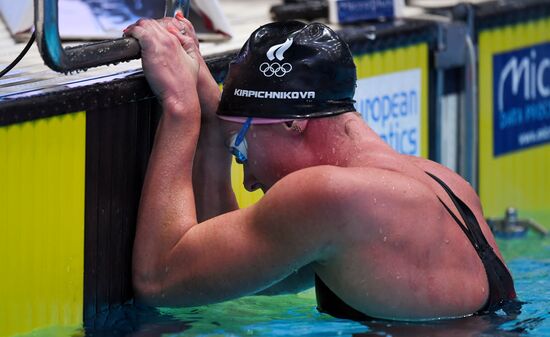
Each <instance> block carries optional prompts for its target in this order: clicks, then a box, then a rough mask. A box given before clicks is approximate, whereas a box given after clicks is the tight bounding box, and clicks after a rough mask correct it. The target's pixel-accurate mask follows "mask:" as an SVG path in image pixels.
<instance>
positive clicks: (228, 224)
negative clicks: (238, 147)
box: [126, 19, 500, 320]
mask: <svg viewBox="0 0 550 337" xmlns="http://www.w3.org/2000/svg"><path fill="white" fill-rule="evenodd" d="M170 27H172V28H170ZM182 27H183V28H185V30H186V34H181V33H180V30H181V29H179V28H182ZM126 34H127V35H130V36H134V37H136V38H138V39H139V41H140V43H141V45H142V57H143V68H144V72H145V75H146V77H147V79H148V81H149V84H150V86H151V87H152V89H153V91H154V92H155V93H156V94H157V96H158V97H159V100H160V101H161V104H162V107H163V116H162V118H161V121H160V124H159V127H158V130H157V134H156V139H155V144H154V147H153V151H152V153H151V158H150V162H149V167H148V169H147V175H146V179H145V183H144V186H143V191H142V198H141V203H140V211H139V216H138V224H137V231H136V239H135V245H134V257H133V275H134V279H133V280H134V286H135V289H136V294H137V296H138V298H139V299H141V300H142V301H144V302H145V303H149V304H152V305H172V306H193V305H201V304H206V303H212V302H217V301H223V300H227V299H232V298H236V297H239V296H243V295H249V294H254V293H258V292H264V293H276V292H285V291H296V290H299V289H303V288H304V287H307V286H310V285H311V284H312V281H313V275H314V273H317V274H318V275H319V276H320V277H321V278H322V279H323V280H324V282H325V283H326V284H327V286H329V287H330V288H331V289H332V290H333V291H334V292H335V293H336V294H337V295H338V296H339V297H340V298H341V299H342V300H344V301H345V302H346V303H348V304H349V305H350V306H352V307H353V308H355V309H357V310H359V311H361V312H363V313H365V314H368V315H370V316H373V317H379V318H389V319H407V320H408V319H410V320H415V319H426V318H434V317H461V316H465V315H469V314H471V313H473V312H475V311H477V310H478V309H480V308H481V307H482V306H483V305H484V303H485V302H486V300H487V296H488V285H487V277H486V274H485V271H484V268H483V265H482V263H481V261H480V259H479V257H478V256H477V254H476V252H475V250H474V248H473V247H472V245H471V243H470V242H469V241H468V239H467V238H466V237H465V235H464V233H463V232H462V231H461V230H460V228H459V227H458V226H457V224H456V223H455V222H454V220H453V219H452V217H451V216H450V215H449V214H448V213H447V211H446V210H445V208H444V207H443V206H442V205H441V203H440V202H439V199H441V200H442V201H443V202H444V203H445V204H446V205H448V206H449V207H450V209H451V210H452V211H453V212H454V213H455V214H458V212H457V210H456V208H455V207H454V206H453V204H452V202H451V201H450V200H449V197H448V195H447V194H446V193H445V192H444V190H443V189H442V188H441V187H440V186H439V185H438V184H437V183H436V182H435V181H433V180H432V179H431V178H430V177H429V176H428V175H427V174H426V173H425V172H430V173H432V174H434V175H436V176H438V177H439V178H441V179H442V180H443V181H445V182H446V183H447V184H448V185H449V186H450V187H451V189H452V190H453V191H454V192H455V193H456V194H457V195H458V196H459V197H460V198H461V199H462V200H463V201H464V202H465V203H466V204H467V205H468V206H469V207H470V208H471V209H472V210H473V212H474V214H475V216H476V218H477V220H478V221H479V223H480V224H481V228H482V230H483V232H484V233H485V235H486V237H487V239H488V241H489V243H490V244H491V245H492V246H493V248H494V249H495V251H497V253H498V248H497V247H496V245H495V242H494V239H493V237H492V235H491V233H490V230H489V229H488V226H487V224H486V223H485V221H484V219H483V214H482V210H481V205H480V202H479V198H478V197H477V195H476V193H475V191H474V190H473V189H472V188H471V187H470V185H469V184H468V183H467V182H465V181H464V180H463V179H462V178H461V177H460V176H458V175H457V174H455V173H454V172H452V171H451V170H449V169H447V168H445V167H443V166H441V165H439V164H437V163H434V162H431V161H428V160H425V159H421V158H415V157H409V156H403V155H400V154H398V153H396V152H395V151H394V150H392V149H391V148H390V147H389V146H388V145H387V144H386V143H384V142H383V141H382V140H381V139H380V138H379V137H378V136H377V135H376V134H375V133H374V131H372V130H371V129H370V128H369V127H368V126H367V125H366V124H365V123H364V122H363V121H362V120H361V118H360V117H359V116H358V115H357V114H355V113H346V114H342V115H338V116H334V117H327V118H319V119H312V120H308V121H301V122H299V123H301V124H300V127H299V128H293V127H289V125H287V124H285V123H280V124H273V125H252V126H251V127H250V130H249V131H248V133H247V135H246V140H247V143H248V163H247V164H246V165H244V172H245V181H244V185H245V187H246V188H247V189H249V190H253V189H256V188H261V189H262V190H264V191H265V192H266V194H265V196H264V197H263V198H262V199H261V200H260V201H259V202H258V203H257V204H255V205H253V206H251V207H248V208H245V209H238V207H237V203H236V200H235V196H234V194H233V192H232V190H231V177H230V165H231V156H230V154H229V152H228V151H227V147H226V145H225V141H226V139H227V138H228V137H230V136H231V135H232V134H234V133H235V132H238V130H239V129H240V127H241V125H240V124H239V123H231V122H226V121H221V120H219V119H218V118H217V117H216V115H215V111H216V108H217V104H218V102H219V89H218V87H217V85H216V83H215V82H214V80H213V79H212V77H211V76H210V73H209V72H208V69H207V68H206V66H205V64H204V61H203V59H202V57H201V56H200V52H199V51H198V44H197V42H196V39H195V38H194V35H193V32H192V27H191V26H190V23H189V22H187V21H185V20H174V19H172V20H171V19H164V20H162V21H160V22H155V21H151V20H142V21H140V22H138V23H137V24H136V25H134V26H132V27H130V28H129V29H128V30H127V31H126ZM296 123H298V122H296ZM438 198H439V199H438ZM498 254H499V253H498ZM499 256H500V255H499Z"/></svg>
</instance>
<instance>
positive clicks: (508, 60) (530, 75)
mask: <svg viewBox="0 0 550 337" xmlns="http://www.w3.org/2000/svg"><path fill="white" fill-rule="evenodd" d="M493 89H494V90H493V107H494V111H493V113H494V133H493V137H494V140H493V141H494V152H493V154H494V156H495V157H496V156H500V155H504V154H507V153H509V152H512V151H517V150H521V149H525V148H529V147H532V146H537V145H541V144H545V143H548V142H550V43H548V42H547V43H542V44H538V45H533V46H529V47H527V48H521V49H515V50H513V51H509V52H505V53H499V54H495V55H494V56H493Z"/></svg>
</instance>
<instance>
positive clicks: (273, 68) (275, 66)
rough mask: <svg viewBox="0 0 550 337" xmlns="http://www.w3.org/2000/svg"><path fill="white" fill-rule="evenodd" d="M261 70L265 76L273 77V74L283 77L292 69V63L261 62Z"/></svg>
mask: <svg viewBox="0 0 550 337" xmlns="http://www.w3.org/2000/svg"><path fill="white" fill-rule="evenodd" d="M260 71H261V72H262V73H263V74H264V76H265V77H271V76H273V75H275V76H277V77H283V76H285V75H286V74H288V73H289V72H291V71H292V65H291V64H290V63H283V64H280V63H279V62H273V63H271V64H269V63H267V62H264V63H262V64H260Z"/></svg>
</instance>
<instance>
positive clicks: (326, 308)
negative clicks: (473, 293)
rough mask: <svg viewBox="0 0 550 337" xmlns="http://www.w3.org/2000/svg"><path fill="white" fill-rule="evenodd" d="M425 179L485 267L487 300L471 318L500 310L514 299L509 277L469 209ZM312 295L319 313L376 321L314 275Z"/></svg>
mask: <svg viewBox="0 0 550 337" xmlns="http://www.w3.org/2000/svg"><path fill="white" fill-rule="evenodd" d="M428 175H429V176H430V177H432V178H433V179H434V180H435V181H436V182H437V183H439V185H441V187H443V189H444V190H445V191H446V192H447V194H448V195H449V197H450V198H451V200H452V201H453V204H454V205H455V206H456V208H457V209H458V212H459V213H460V216H461V217H462V219H463V220H464V225H463V224H462V223H461V222H460V220H459V219H458V217H457V216H456V215H454V213H453V212H451V210H450V209H449V207H448V206H447V205H445V204H444V203H443V201H441V199H439V201H440V202H441V204H442V205H443V206H444V207H445V209H447V211H448V212H449V214H450V215H451V216H452V217H453V219H454V220H455V221H456V223H457V224H458V225H459V226H460V228H461V229H462V231H464V234H466V236H467V237H468V239H469V240H470V242H471V243H472V245H473V246H474V248H475V250H476V252H477V254H478V255H479V257H480V259H481V262H482V263H483V266H484V267H485V272H486V273H487V279H488V280H489V299H488V300H487V303H486V304H485V306H484V307H483V308H482V309H480V310H479V311H478V312H476V313H475V314H485V313H489V312H494V311H496V310H499V309H501V308H502V307H503V305H504V304H505V303H506V302H509V301H511V300H513V299H515V298H516V291H515V289H514V281H513V280H512V276H511V275H510V273H509V272H508V269H506V266H504V263H502V261H501V260H500V259H499V258H498V256H497V255H496V254H495V252H494V251H493V248H492V247H491V245H489V243H488V242H487V240H486V239H485V236H484V235H483V232H482V231H481V228H480V227H479V223H478V222H477V220H476V218H475V216H474V214H473V213H472V211H471V210H470V208H469V207H468V206H467V205H466V204H465V203H464V202H463V201H462V200H460V199H459V198H458V197H457V196H456V195H455V194H454V193H453V191H451V189H450V188H449V186H447V184H445V183H444V182H443V181H442V180H441V179H439V178H438V177H436V176H434V175H432V174H430V173H428ZM315 294H316V296H317V308H318V310H319V311H321V312H324V313H327V314H329V315H332V316H334V317H337V318H345V319H352V320H356V321H371V320H376V319H375V318H372V317H370V316H367V315H365V314H363V313H362V312H360V311H358V310H355V309H353V308H352V307H350V306H349V305H347V304H346V303H345V302H344V301H342V300H341V299H340V298H339V297H338V296H336V294H334V293H333V292H332V290H330V288H329V287H327V285H326V284H325V283H324V282H323V280H321V278H320V277H319V276H318V275H315Z"/></svg>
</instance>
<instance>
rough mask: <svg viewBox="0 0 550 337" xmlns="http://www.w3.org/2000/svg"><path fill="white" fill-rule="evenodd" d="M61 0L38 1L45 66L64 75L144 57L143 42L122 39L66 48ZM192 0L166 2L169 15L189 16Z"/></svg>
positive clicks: (36, 17) (40, 46)
mask: <svg viewBox="0 0 550 337" xmlns="http://www.w3.org/2000/svg"><path fill="white" fill-rule="evenodd" d="M57 2H58V0H34V20H35V21H34V25H35V29H36V41H37V44H38V50H39V51H40V54H41V55H42V59H43V60H44V63H46V65H47V66H48V67H50V68H51V69H53V70H55V71H59V72H63V73H68V72H71V71H78V70H85V69H88V68H93V67H98V66H102V65H106V64H113V63H118V62H124V61H129V60H133V59H137V58H139V57H140V46H139V42H138V41H137V40H136V39H134V38H120V39H114V40H107V41H101V42H94V43H88V44H83V45H79V46H75V47H69V48H63V46H62V45H61V38H60V37H59V24H58V21H59V20H58V19H59V11H58V5H57ZM189 2H190V1H189V0H166V7H165V15H166V16H173V15H174V14H175V13H176V12H177V11H182V12H183V13H184V15H185V16H186V17H188V13H189Z"/></svg>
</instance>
